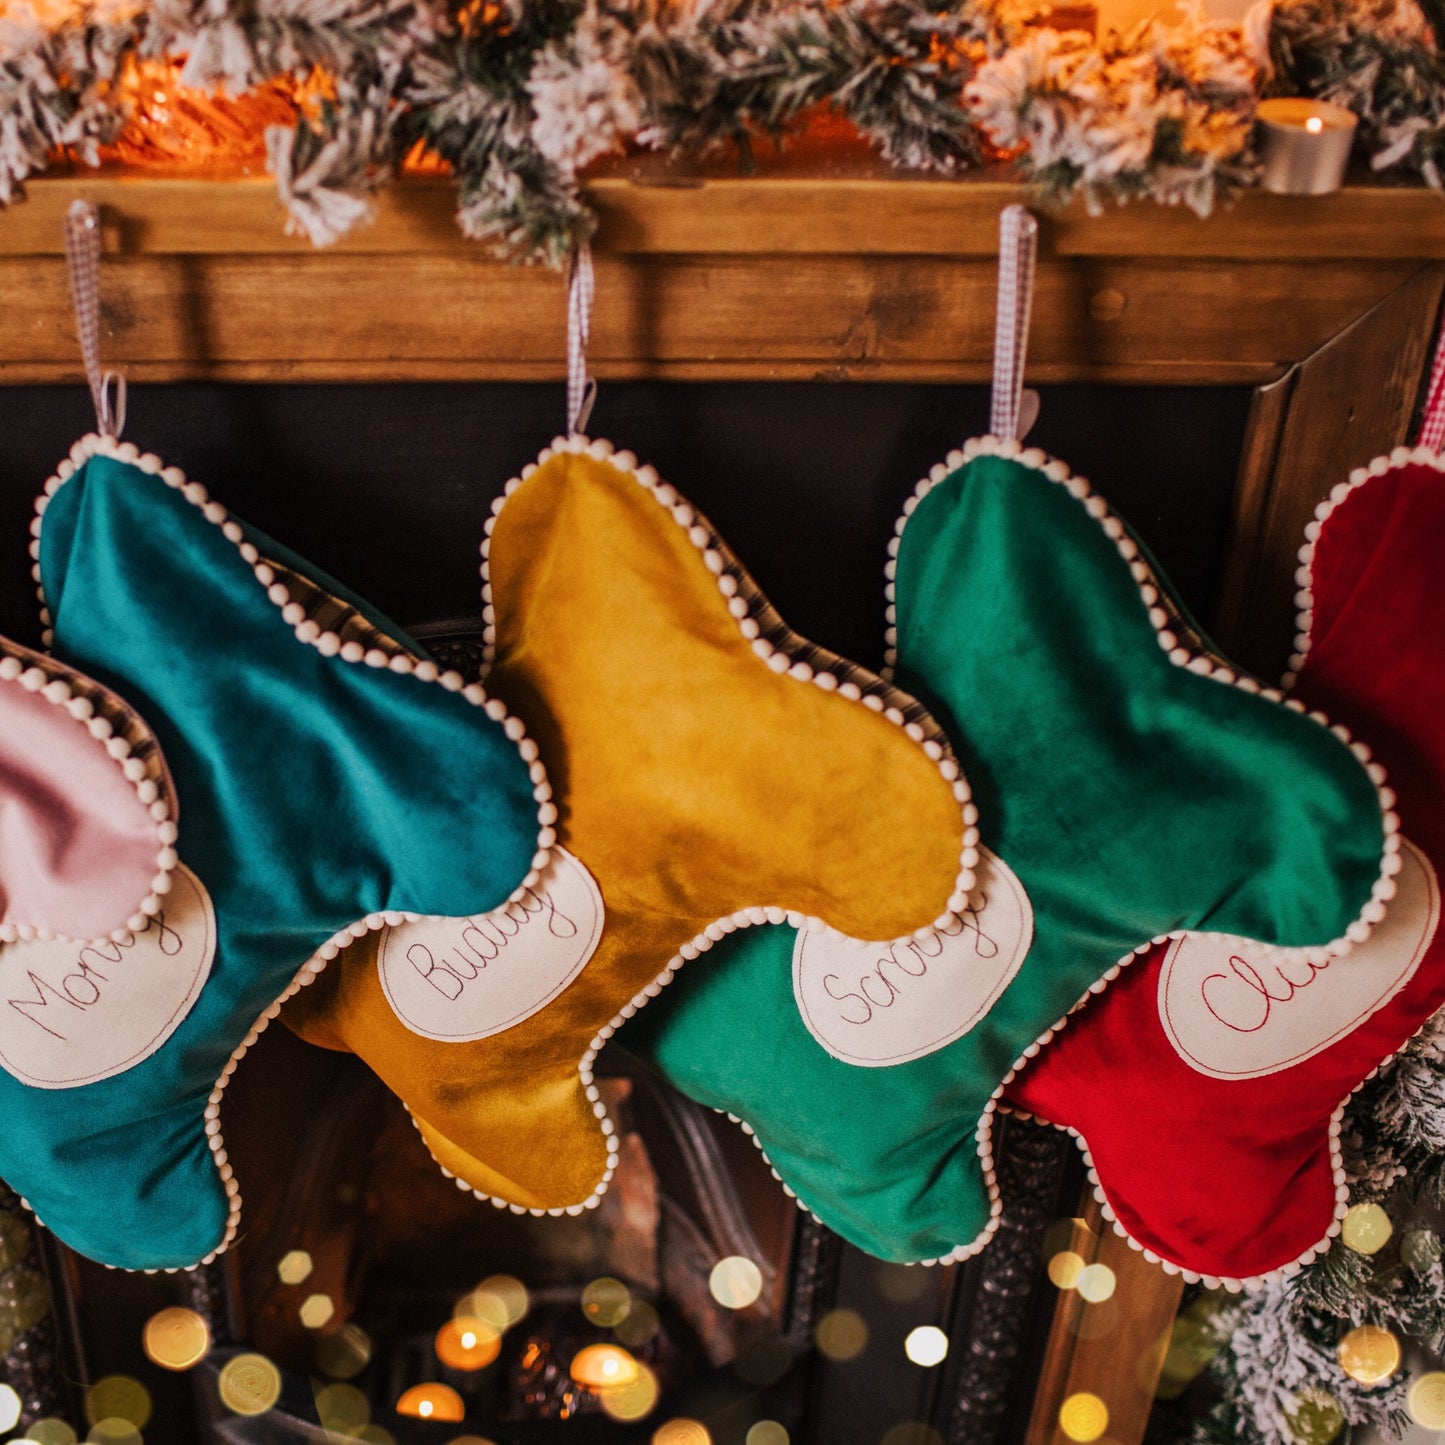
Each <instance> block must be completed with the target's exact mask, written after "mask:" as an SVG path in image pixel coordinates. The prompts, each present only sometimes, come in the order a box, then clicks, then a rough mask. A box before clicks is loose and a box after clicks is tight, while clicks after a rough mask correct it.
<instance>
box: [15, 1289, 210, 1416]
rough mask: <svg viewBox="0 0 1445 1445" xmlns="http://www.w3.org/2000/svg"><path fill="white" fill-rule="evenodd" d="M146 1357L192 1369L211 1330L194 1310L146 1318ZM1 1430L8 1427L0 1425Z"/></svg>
mask: <svg viewBox="0 0 1445 1445" xmlns="http://www.w3.org/2000/svg"><path fill="white" fill-rule="evenodd" d="M141 1343H142V1344H143V1345H144V1347H145V1352H146V1357H147V1358H148V1359H150V1360H151V1361H153V1362H154V1363H155V1364H157V1365H159V1366H160V1367H161V1368H162V1369H164V1370H189V1369H190V1368H191V1366H192V1365H198V1364H199V1363H200V1362H201V1361H202V1360H203V1359H205V1357H206V1353H207V1351H208V1350H209V1349H210V1348H211V1331H210V1327H209V1326H208V1325H207V1324H206V1322H205V1320H203V1319H202V1318H201V1317H200V1315H198V1314H197V1313H196V1312H195V1310H185V1309H168V1310H161V1311H160V1312H159V1313H157V1314H153V1315H152V1316H151V1317H150V1319H148V1320H147V1321H146V1327H145V1332H144V1334H143V1335H142V1336H141ZM0 1429H9V1426H8V1425H0Z"/></svg>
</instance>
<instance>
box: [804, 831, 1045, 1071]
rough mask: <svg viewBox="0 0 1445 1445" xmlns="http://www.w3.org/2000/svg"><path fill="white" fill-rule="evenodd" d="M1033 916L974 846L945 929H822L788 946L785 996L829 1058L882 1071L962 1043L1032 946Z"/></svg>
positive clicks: (1020, 892) (1000, 866)
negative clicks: (864, 932) (868, 936)
mask: <svg viewBox="0 0 1445 1445" xmlns="http://www.w3.org/2000/svg"><path fill="white" fill-rule="evenodd" d="M1033 933H1034V914H1033V909H1032V908H1031V907H1030V906H1029V899H1028V894H1026V893H1025V892H1024V888H1023V884H1022V883H1020V882H1019V880H1018V876H1017V875H1016V874H1015V873H1014V872H1013V870H1012V869H1011V868H1009V867H1008V865H1007V864H1006V863H1004V862H1003V861H1002V859H1000V858H998V857H996V856H995V855H994V854H993V853H990V852H989V851H988V849H986V848H981V849H979V864H978V884H977V886H976V887H975V889H974V892H973V905H972V906H971V907H970V908H969V909H968V911H967V912H966V913H965V914H964V915H963V916H962V917H961V918H955V919H953V920H952V921H951V922H950V923H949V925H948V927H947V928H945V929H935V930H934V931H933V935H932V937H931V938H930V939H929V940H928V941H927V942H924V941H922V940H920V939H917V938H902V939H897V940H895V941H894V942H892V943H866V942H864V941H863V940H861V939H857V938H849V937H847V936H846V935H845V934H842V933H838V932H836V931H835V930H833V929H831V928H826V927H824V926H822V925H821V924H817V923H813V924H810V925H809V926H808V927H807V928H803V929H800V930H799V932H798V937H797V941H796V942H795V943H794V945H793V996H794V998H796V1000H797V1003H798V1012H799V1013H800V1014H801V1015H802V1017H803V1022H804V1024H806V1025H807V1028H808V1032H809V1033H811V1034H812V1035H813V1037H814V1038H815V1039H817V1041H818V1042H819V1043H820V1044H822V1046H823V1047H824V1048H825V1049H826V1050H827V1051H828V1052H829V1053H830V1054H832V1055H833V1057H834V1058H835V1059H840V1060H842V1062H843V1063H845V1064H857V1065H858V1066H859V1067H861V1068H866V1069H881V1068H886V1067H888V1066H889V1065H892V1064H903V1063H907V1062H908V1060H910V1059H919V1058H922V1057H923V1056H924V1055H925V1054H931V1053H933V1052H934V1051H935V1050H937V1049H941V1048H943V1047H944V1045H945V1044H951V1043H952V1042H953V1041H954V1040H955V1039H958V1038H962V1037H963V1035H964V1034H966V1033H967V1032H968V1031H969V1030H970V1029H971V1028H973V1026H974V1025H975V1024H976V1023H978V1021H979V1020H980V1019H981V1018H983V1016H984V1015H985V1014H986V1013H987V1012H988V1011H989V1009H990V1008H992V1007H993V1004H994V1001H995V1000H996V999H997V998H998V996H999V995H1000V994H1001V993H1002V992H1003V991H1004V989H1005V988H1007V987H1008V984H1009V981H1010V980H1011V979H1012V978H1013V976H1014V974H1016V973H1017V972H1018V970H1019V965H1020V964H1022V963H1023V961H1024V956H1025V955H1026V954H1027V953H1028V951H1029V944H1030V943H1031V942H1032V941H1033Z"/></svg>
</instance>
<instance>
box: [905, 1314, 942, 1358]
mask: <svg viewBox="0 0 1445 1445" xmlns="http://www.w3.org/2000/svg"><path fill="white" fill-rule="evenodd" d="M903 1353H904V1354H905V1355H907V1356H908V1358H909V1359H910V1360H912V1361H913V1363H914V1364H915V1365H922V1366H923V1367H924V1368H925V1369H929V1368H932V1366H934V1365H941V1364H942V1363H943V1362H944V1360H946V1359H947V1358H948V1336H947V1335H946V1334H944V1333H943V1331H942V1330H941V1329H939V1328H938V1326H937V1325H919V1326H918V1327H917V1329H912V1330H909V1332H908V1337H907V1338H906V1339H905V1340H904V1341H903Z"/></svg>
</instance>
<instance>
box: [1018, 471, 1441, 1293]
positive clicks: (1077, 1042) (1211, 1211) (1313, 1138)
mask: <svg viewBox="0 0 1445 1445" xmlns="http://www.w3.org/2000/svg"><path fill="white" fill-rule="evenodd" d="M1442 548H1445V475H1442V474H1441V471H1440V470H1439V469H1437V468H1436V467H1433V466H1426V465H1422V464H1419V463H1406V464H1402V465H1395V466H1393V467H1392V468H1391V469H1390V470H1389V471H1386V472H1385V473H1384V474H1383V475H1378V476H1372V477H1370V478H1369V480H1368V481H1366V482H1364V483H1363V485H1361V486H1359V487H1357V488H1356V489H1355V490H1353V491H1351V492H1350V493H1349V495H1348V496H1347V497H1346V498H1345V499H1344V500H1343V501H1342V502H1341V503H1340V504H1339V505H1338V506H1336V507H1335V509H1334V510H1333V511H1332V512H1331V513H1330V515H1329V516H1328V518H1327V519H1326V520H1325V522H1324V524H1323V527H1322V530H1321V534H1320V536H1319V539H1318V541H1317V543H1316V544H1315V551H1314V558H1313V562H1312V565H1311V585H1312V589H1313V618H1312V625H1311V641H1310V647H1309V651H1308V654H1307V656H1306V658H1305V660H1304V664H1303V666H1302V668H1301V670H1300V673H1299V678H1298V682H1297V685H1296V695H1297V696H1298V697H1299V698H1300V700H1301V701H1304V702H1306V703H1308V705H1309V706H1310V707H1312V708H1320V709H1322V710H1324V711H1325V712H1326V713H1327V714H1328V715H1329V716H1330V717H1331V718H1333V719H1335V720H1337V721H1339V722H1342V723H1343V724H1344V725H1345V726H1346V727H1348V728H1350V730H1351V731H1352V732H1354V734H1355V735H1356V736H1357V737H1360V738H1363V739H1365V740H1366V741H1367V742H1368V743H1369V745H1370V747H1371V749H1372V750H1373V752H1374V753H1375V755H1376V757H1378V759H1379V760H1380V761H1381V762H1382V763H1383V764H1384V765H1385V768H1386V770H1387V772H1388V775H1389V781H1390V784H1391V786H1392V787H1393V788H1394V789H1395V790H1396V792H1397V795H1398V803H1397V808H1398V812H1399V816H1400V821H1401V824H1402V827H1403V831H1404V834H1405V836H1406V837H1407V838H1409V839H1410V840H1411V842H1413V843H1414V844H1415V845H1416V846H1417V847H1418V848H1420V849H1421V851H1422V852H1423V853H1424V854H1425V855H1426V856H1427V857H1428V858H1429V859H1430V860H1431V861H1432V863H1433V865H1434V868H1435V870H1436V872H1437V874H1438V873H1440V872H1441V871H1442V870H1445V596H1442V592H1441V588H1440V576H1439V560H1440V556H1441V552H1442ZM1161 957H1162V950H1156V951H1155V952H1154V953H1153V954H1151V955H1150V956H1149V957H1147V958H1146V959H1145V960H1143V961H1141V962H1139V963H1137V964H1134V965H1133V966H1132V967H1130V968H1128V969H1126V970H1125V972H1124V974H1123V976H1122V977H1121V978H1120V979H1119V980H1118V982H1117V983H1116V984H1114V985H1113V986H1112V987H1111V988H1110V989H1109V990H1108V992H1107V993H1105V994H1104V995H1103V996H1102V997H1100V998H1098V999H1094V1000H1091V1001H1090V1002H1089V1004H1088V1005H1087V1006H1086V1007H1085V1008H1084V1009H1083V1010H1081V1012H1080V1013H1079V1014H1078V1015H1077V1016H1076V1017H1075V1018H1074V1019H1072V1020H1070V1022H1069V1026H1068V1027H1067V1028H1066V1029H1065V1030H1064V1031H1063V1032H1062V1033H1061V1034H1060V1035H1059V1036H1058V1038H1056V1039H1055V1040H1054V1042H1053V1044H1052V1045H1051V1046H1050V1047H1049V1048H1048V1049H1046V1050H1045V1051H1044V1052H1043V1053H1041V1054H1040V1055H1039V1057H1038V1058H1037V1059H1035V1060H1033V1061H1032V1062H1031V1063H1030V1064H1029V1065H1028V1067H1026V1068H1025V1069H1024V1070H1023V1071H1022V1072H1021V1073H1020V1075H1019V1077H1018V1078H1016V1079H1015V1080H1014V1081H1013V1083H1011V1084H1010V1085H1009V1088H1008V1092H1007V1095H1006V1099H1007V1102H1008V1103H1009V1104H1011V1105H1012V1106H1014V1107H1016V1108H1019V1109H1024V1110H1027V1111H1028V1112H1030V1113H1033V1114H1037V1115H1038V1116H1039V1117H1040V1118H1044V1119H1048V1120H1051V1121H1052V1122H1054V1123H1057V1124H1064V1125H1069V1126H1071V1127H1073V1128H1074V1129H1077V1130H1078V1131H1079V1132H1080V1133H1081V1134H1082V1135H1083V1137H1084V1141H1085V1143H1086V1145H1087V1147H1088V1149H1089V1151H1090V1153H1091V1155H1092V1158H1093V1163H1094V1168H1095V1170H1096V1172H1097V1174H1098V1177H1099V1181H1100V1184H1101V1185H1102V1187H1103V1189H1104V1192H1105V1194H1106V1195H1107V1197H1108V1200H1109V1203H1110V1205H1111V1206H1112V1208H1113V1209H1114V1211H1115V1213H1116V1215H1117V1217H1118V1219H1119V1221H1120V1223H1121V1224H1122V1225H1123V1227H1124V1228H1125V1229H1126V1230H1127V1231H1128V1233H1129V1234H1130V1235H1131V1236H1132V1237H1133V1238H1134V1239H1136V1240H1138V1241H1139V1242H1140V1243H1141V1244H1143V1245H1145V1246H1147V1247H1148V1248H1149V1249H1152V1250H1153V1251H1155V1252H1156V1253H1157V1254H1159V1255H1160V1256H1161V1257H1162V1258H1164V1259H1167V1260H1170V1261H1172V1262H1173V1263H1175V1264H1178V1265H1180V1266H1182V1267H1183V1268H1186V1269H1191V1270H1194V1271H1197V1272H1199V1273H1201V1274H1207V1275H1219V1276H1224V1277H1234V1278H1240V1279H1243V1278H1248V1277H1250V1276H1254V1275H1259V1274H1263V1273H1266V1272H1267V1271H1270V1270H1273V1269H1277V1268H1279V1267H1280V1266H1282V1265H1287V1264H1289V1263H1291V1262H1293V1261H1294V1260H1295V1259H1297V1258H1299V1257H1300V1256H1301V1255H1303V1254H1305V1253H1306V1252H1307V1251H1309V1250H1311V1249H1312V1248H1314V1246H1316V1245H1317V1244H1319V1243H1320V1241H1321V1240H1322V1239H1323V1238H1324V1236H1325V1234H1326V1231H1327V1230H1328V1229H1329V1227H1330V1225H1331V1221H1332V1220H1333V1218H1334V1216H1335V1206H1336V1195H1335V1179H1334V1173H1333V1168H1334V1165H1333V1160H1332V1159H1331V1151H1330V1141H1329V1137H1328V1134H1329V1125H1330V1118H1331V1115H1332V1114H1333V1112H1334V1110H1335V1109H1336V1107H1337V1106H1338V1105H1339V1103H1340V1102H1341V1100H1342V1099H1344V1098H1346V1097H1347V1096H1348V1095H1349V1094H1350V1093H1352V1092H1353V1091H1354V1090H1355V1089H1356V1088H1357V1087H1358V1086H1359V1085H1360V1083H1361V1082H1362V1081H1363V1080H1364V1079H1365V1077H1366V1076H1367V1075H1368V1074H1369V1073H1370V1072H1371V1071H1372V1070H1374V1069H1375V1067H1376V1066H1377V1065H1378V1064H1379V1063H1380V1062H1381V1061H1382V1060H1383V1059H1385V1058H1387V1057H1388V1056H1389V1055H1391V1054H1392V1053H1394V1052H1395V1051H1396V1050H1398V1049H1399V1048H1400V1047H1401V1046H1402V1045H1403V1044H1404V1043H1405V1042H1406V1040H1407V1039H1408V1038H1409V1037H1410V1035H1411V1034H1413V1033H1414V1032H1415V1030H1417V1029H1418V1028H1419V1027H1420V1026H1421V1025H1422V1024H1423V1023H1424V1022H1425V1021H1426V1020H1427V1019H1428V1018H1429V1017H1430V1016H1431V1015H1432V1014H1434V1013H1435V1012H1436V1010H1438V1009H1439V1008H1440V1007H1441V1005H1442V1004H1445V940H1442V939H1441V938H1440V935H1439V933H1438V931H1437V933H1436V936H1435V941H1434V942H1433V944H1432V945H1430V947H1429V949H1428V951H1427V952H1426V954H1425V956H1424V958H1423V960H1422V961H1421V963H1420V965H1419V967H1418V969H1417V970H1416V972H1415V974H1414V976H1413V977H1412V978H1411V979H1410V981H1409V982H1408V983H1407V984H1406V985H1405V987H1404V989H1402V990H1401V992H1400V993H1398V994H1397V995H1396V996H1395V997H1394V998H1393V999H1391V1000H1390V1001H1389V1002H1387V1003H1385V1004H1384V1006H1383V1007H1381V1008H1380V1009H1379V1010H1378V1011H1377V1012H1375V1013H1374V1014H1373V1015H1371V1016H1370V1017H1369V1018H1368V1019H1367V1020H1366V1021H1365V1022H1364V1023H1362V1024H1361V1025H1360V1026H1359V1027H1357V1028H1356V1029H1355V1030H1354V1031H1353V1032H1351V1033H1349V1034H1347V1035H1346V1036H1345V1037H1343V1038H1341V1039H1339V1040H1338V1041H1336V1042H1335V1043H1333V1044H1331V1045H1330V1046H1329V1047H1328V1048H1326V1049H1325V1050H1323V1051H1322V1052H1320V1053H1317V1054H1315V1055H1314V1056H1313V1057H1312V1058H1309V1059H1306V1060H1304V1061H1302V1062H1300V1063H1297V1064H1294V1065H1293V1066H1291V1067H1288V1068H1284V1069H1281V1070H1280V1071H1278V1072H1276V1073H1272V1074H1270V1075H1268V1076H1267V1077H1264V1078H1255V1079H1219V1078H1213V1077H1209V1076H1206V1075H1204V1074H1201V1073H1199V1072H1196V1071H1195V1070H1193V1069H1191V1068H1190V1067H1189V1066H1188V1065H1187V1064H1186V1063H1185V1062H1184V1060H1183V1059H1181V1058H1180V1056H1179V1054H1178V1053H1176V1052H1175V1050H1174V1049H1173V1048H1172V1047H1171V1046H1170V1043H1169V1040H1168V1038H1167V1037H1166V1036H1165V1032H1164V1028H1163V1026H1162V1025H1161V1022H1160V1012H1159V1006H1158V1002H1157V999H1158V993H1159V970H1160V966H1161ZM1351 963H1352V960H1351V958H1350V957H1349V956H1346V957H1345V958H1343V959H1340V960H1338V961H1337V962H1335V963H1332V964H1331V965H1330V968H1329V972H1327V973H1326V974H1323V975H1320V976H1319V977H1317V978H1316V979H1314V980H1312V981H1311V982H1310V983H1309V985H1308V986H1307V987H1306V988H1304V989H1302V990H1301V991H1300V993H1299V995H1298V996H1297V997H1295V998H1293V999H1291V1000H1289V1002H1288V1007H1290V1008H1292V1009H1309V1008H1312V1007H1315V1006H1316V1004H1317V1003H1321V1002H1323V1001H1324V996H1325V991H1326V990H1328V989H1329V987H1330V977H1331V975H1335V974H1337V973H1338V972H1339V971H1341V970H1348V969H1349V968H1350V967H1351Z"/></svg>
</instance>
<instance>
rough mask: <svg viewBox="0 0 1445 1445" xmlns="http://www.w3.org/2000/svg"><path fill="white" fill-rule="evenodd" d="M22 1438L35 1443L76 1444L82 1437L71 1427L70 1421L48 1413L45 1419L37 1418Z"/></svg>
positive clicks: (47, 1444)
mask: <svg viewBox="0 0 1445 1445" xmlns="http://www.w3.org/2000/svg"><path fill="white" fill-rule="evenodd" d="M22 1438H23V1439H25V1440H29V1441H32V1442H33V1445H75V1442H76V1441H77V1440H78V1439H79V1438H80V1437H79V1436H78V1435H77V1434H76V1433H75V1431H74V1429H72V1428H71V1425H70V1423H69V1421H66V1420H60V1419H57V1418H56V1417H55V1416H54V1415H47V1416H46V1417H45V1418H44V1419H43V1420H37V1421H36V1422H35V1423H34V1424H33V1425H31V1426H30V1428H29V1429H28V1430H26V1432H25V1434H24V1436H23V1437H22Z"/></svg>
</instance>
